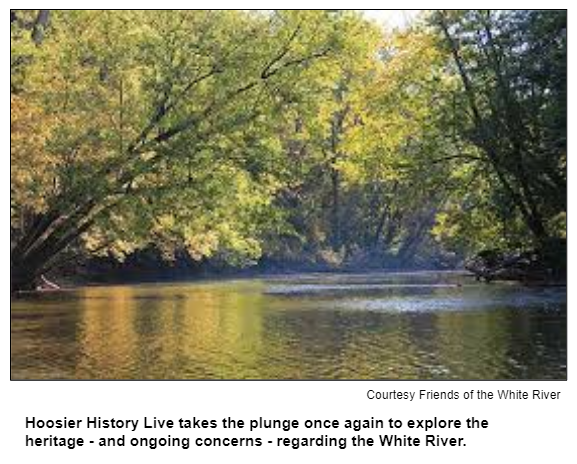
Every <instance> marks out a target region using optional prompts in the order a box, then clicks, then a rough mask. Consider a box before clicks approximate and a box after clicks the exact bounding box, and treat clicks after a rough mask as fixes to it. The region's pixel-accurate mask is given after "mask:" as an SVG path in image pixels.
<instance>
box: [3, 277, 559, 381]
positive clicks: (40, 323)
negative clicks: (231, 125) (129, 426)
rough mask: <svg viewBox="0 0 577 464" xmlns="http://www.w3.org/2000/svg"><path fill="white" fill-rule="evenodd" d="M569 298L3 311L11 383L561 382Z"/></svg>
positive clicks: (312, 280) (252, 284)
mask: <svg viewBox="0 0 577 464" xmlns="http://www.w3.org/2000/svg"><path fill="white" fill-rule="evenodd" d="M566 308H567V304H566V289H565V288H564V287H557V288H527V287H523V286H520V285H514V284H492V285H485V284H477V283H475V282H474V281H473V280H472V279H470V278H467V277H464V276H462V275H458V274H435V273H416V274H370V275H301V276H290V277H275V278H270V279H252V280H237V281H220V282H202V283H189V284H169V285H166V284H163V285H138V286H118V287H101V288H85V289H79V290H76V291H70V292H63V293H59V294H50V295H48V294H45V295H40V296H35V297H31V298H28V299H19V300H17V301H13V302H12V304H11V375H12V378H13V379H506V378H507V379H508V378H513V379H549V378H554V379H564V378H566V375H567V373H566V362H567V312H566Z"/></svg>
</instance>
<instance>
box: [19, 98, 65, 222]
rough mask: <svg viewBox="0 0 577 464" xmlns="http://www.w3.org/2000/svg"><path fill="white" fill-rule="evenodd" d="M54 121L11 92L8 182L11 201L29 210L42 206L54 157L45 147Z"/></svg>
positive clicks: (52, 173)
mask: <svg viewBox="0 0 577 464" xmlns="http://www.w3.org/2000/svg"><path fill="white" fill-rule="evenodd" d="M52 130H53V121H52V120H51V119H50V118H49V117H47V116H46V115H45V114H44V112H43V111H42V110H41V109H40V108H38V107H36V106H34V105H33V104H30V103H29V102H28V101H27V100H26V99H25V97H24V96H17V95H10V184H11V190H12V192H13V196H14V197H13V198H12V201H13V202H14V203H20V204H21V205H25V206H26V207H27V208H28V209H30V210H31V211H41V210H42V209H43V208H44V207H45V200H46V197H45V195H44V192H45V191H47V190H49V189H50V188H52V187H53V185H52V184H53V181H54V170H55V167H56V160H55V159H54V157H53V156H52V155H51V154H50V153H49V151H48V150H47V149H46V140H47V139H48V137H49V136H50V134H51V132H52Z"/></svg>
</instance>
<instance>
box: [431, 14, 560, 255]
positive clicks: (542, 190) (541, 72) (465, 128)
mask: <svg viewBox="0 0 577 464" xmlns="http://www.w3.org/2000/svg"><path fill="white" fill-rule="evenodd" d="M431 22H432V24H434V25H435V27H436V28H437V29H438V30H439V33H440V41H441V43H442V46H443V47H444V48H445V50H447V52H448V53H449V54H450V56H451V57H452V60H453V65H454V66H453V72H454V73H455V74H456V75H458V76H459V78H460V81H461V91H460V99H461V100H462V101H463V102H465V105H461V108H460V111H461V114H462V117H460V118H459V120H460V121H462V124H461V126H460V128H459V131H460V134H461V136H462V138H463V139H464V140H467V141H469V142H470V143H472V144H473V145H475V146H476V147H478V148H479V150H480V153H481V155H482V156H483V159H484V161H485V162H486V163H487V164H488V165H489V166H490V167H491V170H492V173H493V174H494V175H495V176H496V178H497V179H498V183H497V184H496V186H497V187H496V188H498V189H499V190H500V191H501V192H502V193H503V195H502V198H505V199H506V200H507V201H508V202H509V203H511V204H512V205H513V206H514V209H515V211H517V212H518V213H519V214H520V216H521V218H522V220H523V223H524V224H525V226H526V228H527V230H528V231H529V233H530V234H531V237H532V239H533V242H534V243H535V244H536V245H537V246H539V247H543V246H545V245H546V243H547V242H548V240H549V239H550V238H551V237H554V236H555V234H556V233H558V228H555V227H554V223H555V221H556V220H557V218H558V217H559V216H560V215H564V214H565V210H566V146H565V144H566V122H565V114H566V103H565V99H566V12H565V11H561V10H557V11H550V10H499V11H492V10H461V11H453V12H449V11H445V10H443V11H439V12H437V13H435V14H433V15H432V16H431ZM554 229H555V230H554Z"/></svg>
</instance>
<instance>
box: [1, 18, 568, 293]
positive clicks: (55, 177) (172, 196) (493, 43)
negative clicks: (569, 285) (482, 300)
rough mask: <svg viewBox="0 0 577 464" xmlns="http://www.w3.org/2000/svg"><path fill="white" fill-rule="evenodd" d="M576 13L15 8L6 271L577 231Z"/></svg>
mask: <svg viewBox="0 0 577 464" xmlns="http://www.w3.org/2000/svg"><path fill="white" fill-rule="evenodd" d="M566 20H567V19H566V11H565V10H450V11H444V10H435V11H428V12H423V14H422V16H421V17H420V18H419V20H418V21H416V22H415V23H414V24H413V25H412V26H411V27H409V28H406V29H403V30H394V31H388V30H383V29H382V28H381V27H380V26H379V25H377V24H376V23H373V22H370V21H369V20H367V19H365V18H364V17H363V16H362V15H361V14H360V13H358V12H355V11H345V10H313V11H302V10H289V11H262V12H259V11H226V10H190V11H188V10H187V11H180V10H160V11H146V10H143V11H130V10H78V11H71V10H66V11H58V10H11V13H10V24H11V54H10V59H11V85H10V116H11V123H10V124H11V126H10V128H11V140H10V142H11V145H10V147H11V149H10V161H11V213H10V214H11V218H10V219H11V284H12V288H13V289H15V290H18V289H25V288H30V287H32V286H34V285H35V282H36V280H37V279H38V278H40V277H41V276H42V275H43V274H45V273H49V272H51V271H52V272H54V271H59V270H62V269H66V268H67V267H68V268H69V267H70V266H71V265H73V266H77V265H79V263H89V262H91V260H94V259H95V258H97V257H100V258H101V259H103V257H105V258H106V259H107V260H109V261H110V260H112V261H114V262H122V261H124V260H126V259H131V258H132V257H134V256H137V255H139V254H143V253H144V254H148V255H149V256H154V261H155V262H158V263H160V262H176V261H179V260H180V261H186V262H202V263H213V264H215V263H216V264H218V265H219V266H222V265H225V264H226V265H227V266H232V267H246V266H250V265H254V264H259V263H260V265H261V266H271V265H275V266H280V267H282V268H290V267H291V266H294V267H300V268H303V267H306V268H310V269H315V268H354V269H365V268H369V267H370V268H383V269H385V268H403V267H421V268H425V267H428V268H430V267H455V266H458V265H460V264H461V263H462V262H463V260H464V259H465V258H467V257H468V256H470V255H471V254H473V253H476V252H479V251H481V250H484V249H488V248H501V249H506V250H526V249H547V248H548V247H550V244H551V243H558V242H559V240H563V239H564V238H565V233H566V232H565V229H566V164H567V152H566V113H567V109H566V99H567V95H566V86H567V83H566V75H567V67H566V66H567V56H566V53H567V25H566Z"/></svg>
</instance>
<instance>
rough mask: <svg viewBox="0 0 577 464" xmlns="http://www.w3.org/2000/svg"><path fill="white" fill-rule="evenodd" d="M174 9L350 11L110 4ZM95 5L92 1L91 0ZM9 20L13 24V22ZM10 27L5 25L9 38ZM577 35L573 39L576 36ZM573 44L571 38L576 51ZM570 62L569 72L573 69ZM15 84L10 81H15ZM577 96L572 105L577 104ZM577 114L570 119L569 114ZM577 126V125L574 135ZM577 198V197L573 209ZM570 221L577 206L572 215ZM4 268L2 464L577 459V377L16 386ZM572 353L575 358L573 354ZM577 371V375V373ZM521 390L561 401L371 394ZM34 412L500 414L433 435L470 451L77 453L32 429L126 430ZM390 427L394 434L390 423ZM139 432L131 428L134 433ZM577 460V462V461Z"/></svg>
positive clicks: (91, 434)
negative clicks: (34, 422)
mask: <svg viewBox="0 0 577 464" xmlns="http://www.w3.org/2000/svg"><path fill="white" fill-rule="evenodd" d="M11 3H14V5H12V6H14V7H16V6H17V7H18V8H23V7H26V6H30V7H39V6H41V5H38V3H39V2H34V3H32V4H30V5H23V3H29V2H19V4H18V5H16V4H15V2H11ZM147 3H150V6H151V7H157V6H162V7H167V8H168V7H171V8H186V7H191V6H193V7H198V8H203V7H204V8H214V7H220V8H235V7H243V8H261V9H263V8H267V9H270V8H275V7H276V8H282V7H283V6H284V7H286V6H290V7H294V8H299V7H301V8H306V7H311V6H314V7H321V8H322V7H325V8H350V7H351V6H353V5H351V4H350V3H349V2H343V1H330V2H327V1H325V2H314V3H313V2H310V1H309V2H304V1H294V0H293V1H291V2H290V3H289V4H288V5H286V4H284V5H283V4H282V3H281V2H275V3H274V4H273V3H268V2H262V1H260V2H256V1H251V2H225V1H211V2H207V1H202V2H198V1H197V2H183V1H180V2H164V3H163V4H162V5H158V4H157V3H156V2H154V3H153V2H134V1H132V2H110V1H101V2H99V3H98V4H97V5H94V6H96V7H99V8H107V7H118V6H122V7H123V8H142V7H146V6H148V5H147ZM568 3H569V2H548V4H547V6H554V7H556V8H567V6H568ZM50 6H51V7H58V8H68V7H75V6H78V5H77V3H76V2H74V3H73V2H69V1H68V2H64V1H59V2H56V1H54V2H51V4H50ZM83 6H87V5H83ZM355 6H362V7H363V8H367V9H369V8H373V9H375V8H378V7H382V6H393V7H397V8H398V7H399V6H401V7H405V8H409V7H413V8H415V9H430V8H432V7H434V6H442V7H444V8H449V7H451V6H455V7H459V8H464V7H472V8H475V7H484V8H499V7H503V6H504V5H503V4H502V3H501V2H484V3H483V4H478V3H477V4H476V3H475V2H466V3H465V2H455V1H450V2H449V1H446V2H443V4H442V5H435V4H433V3H432V2H416V1H405V2H402V4H400V5H398V4H394V5H388V4H386V2H376V1H372V2H363V4H362V5H355ZM506 6H507V7H508V8H539V7H542V6H543V5H542V3H541V2H539V3H538V2H534V1H524V2H519V1H516V2H514V1H511V2H508V3H507V5H506ZM4 24H5V25H4V26H3V27H4V28H5V27H7V25H6V23H5V22H4ZM7 37H8V35H7V34H6V32H4V40H6V38H7ZM570 37H571V35H570ZM4 47H5V53H6V52H7V50H8V47H7V44H5V46H4ZM571 49H572V47H571V46H570V50H571ZM7 63H8V57H6V56H5V58H4V60H3V66H5V70H4V72H3V73H2V76H3V79H4V82H5V84H4V85H6V84H8V79H9V75H8V64H7ZM573 64H574V63H573V62H571V63H570V65H571V66H570V73H571V70H572V69H573ZM4 88H6V87H4ZM573 103H574V101H573V99H572V98H571V101H570V108H573V106H574V105H573ZM4 118H6V120H5V121H4V123H3V127H4V132H3V133H4V147H5V149H6V150H8V144H9V133H8V132H7V131H8V119H7V118H8V115H6V113H4ZM570 121H571V118H570ZM571 132H572V131H571V127H570V133H571ZM571 140H572V138H571ZM3 166H4V168H3V169H4V173H3V177H2V178H3V183H4V187H3V189H4V192H5V193H4V194H5V195H8V185H9V182H10V180H9V178H8V176H9V157H8V153H7V152H6V154H5V155H4V158H3ZM569 191H570V198H572V195H573V194H575V188H572V185H571V183H569ZM6 200H8V196H6V197H5V200H4V203H3V204H4V207H3V208H4V213H2V217H3V218H4V221H8V217H9V214H8V208H9V205H8V202H7V201H6ZM572 204H573V203H572V201H570V205H572ZM569 218H570V225H569V229H571V221H572V219H573V214H572V213H570V214H569ZM7 225H8V224H6V223H5V227H4V229H3V230H4V232H3V234H4V236H5V238H4V239H3V241H4V243H6V241H8V240H6V239H7V238H8V227H6V226H7ZM573 248H574V247H572V246H571V243H570V250H569V253H570V258H571V259H570V272H569V275H570V277H571V278H570V283H569V289H571V288H572V284H575V283H576V282H575V274H574V273H573V272H572V271H571V263H572V262H573V258H575V253H574V249H573ZM4 253H5V256H4V259H2V261H1V262H2V263H4V264H3V270H4V271H3V275H4V278H3V279H2V280H1V282H2V286H3V288H4V290H3V294H4V295H5V297H4V301H5V304H6V308H5V317H4V318H3V319H2V320H3V327H2V329H3V331H2V333H3V334H4V337H3V340H4V343H3V346H4V353H5V355H4V360H5V362H4V364H3V365H4V369H3V373H4V378H3V381H2V391H1V398H2V409H1V410H0V415H1V419H0V424H1V430H0V431H1V433H2V435H1V440H0V447H1V448H0V460H2V461H3V462H18V463H28V462H30V463H32V462H59V463H67V462H75V463H77V462H86V463H91V462H100V461H101V460H102V459H108V460H110V462H122V461H126V460H134V461H139V462H155V461H157V460H158V459H161V460H166V462H194V461H198V462H224V460H225V459H226V460H234V461H238V462H244V461H249V460H250V461H252V462H270V461H274V462H294V460H295V459H298V460H302V462H318V461H322V460H330V461H332V462H339V461H341V460H342V461H344V460H351V459H354V460H356V459H358V460H361V459H362V460H367V461H369V460H370V461H373V460H378V461H380V462H386V461H389V462H409V463H410V462H423V461H425V460H426V461H427V462H443V463H451V462H459V463H462V462H467V463H476V462H483V463H486V462H491V461H492V462H496V463H497V462H523V463H533V462H535V463H537V462H539V463H542V462H547V461H558V462H569V461H571V458H570V456H573V457H574V456H576V455H577V454H576V452H575V430H576V427H575V425H574V423H573V422H574V420H575V414H574V412H575V408H574V404H575V401H574V397H575V385H577V384H576V383H575V380H574V379H573V381H571V380H569V381H567V382H392V381H388V382H384V381H383V382H12V381H10V377H9V375H10V374H9V372H10V366H9V362H10V360H9V356H8V352H9V349H10V346H9V343H10V340H9V304H10V301H9V289H8V285H9V268H8V266H9V265H8V263H9V256H8V254H7V253H8V251H7V250H6V249H4ZM571 303H572V292H571V291H570V295H569V313H571V312H572V309H573V308H572V304H571ZM574 320H575V318H574V317H571V316H570V317H569V345H571V340H572V334H574V333H575V330H574ZM571 359H572V356H571V355H570V356H569V360H571ZM571 374H572V371H571V366H570V365H569V377H570V378H571ZM573 377H574V376H573ZM502 388H508V389H515V390H517V389H521V390H526V391H529V392H531V391H532V390H533V389H544V390H548V391H559V392H561V399H560V400H547V401H533V400H509V401H505V400H497V399H495V400H492V401H489V400H484V401H481V400H464V399H459V400H456V401H450V400H448V401H440V400H437V401H413V402H408V401H405V400H397V401H390V400H389V401H385V400H369V399H368V398H367V396H366V394H367V390H369V389H374V390H378V391H388V390H403V391H417V392H418V390H420V389H426V390H437V391H448V390H454V391H458V392H459V393H460V396H461V398H462V397H463V393H464V392H465V391H470V390H472V389H473V390H478V389H484V390H490V391H494V392H496V391H497V390H498V389H502ZM27 416H29V417H32V416H35V417H36V418H42V419H59V418H63V417H65V416H66V417H68V418H76V419H83V420H85V419H86V417H87V416H101V417H102V418H117V419H140V420H141V421H142V419H143V417H144V416H147V417H149V418H153V417H155V416H156V417H158V418H162V419H173V420H177V419H179V418H181V417H182V418H193V417H200V418H203V419H217V420H219V421H220V420H221V419H222V418H224V417H228V416H230V417H233V418H242V419H245V420H247V421H248V420H249V419H251V418H258V417H260V416H262V417H264V418H267V419H298V420H299V421H301V424H302V423H303V422H304V421H305V420H306V419H315V418H321V419H339V420H340V421H341V422H344V420H345V419H363V418H370V417H375V418H383V419H388V418H389V417H394V418H398V419H401V420H404V421H405V420H408V419H411V418H413V419H422V418H433V417H435V416H436V417H439V418H445V419H461V420H463V421H464V420H465V419H466V418H467V417H471V416H475V417H476V418H478V419H487V420H488V421H489V428H488V429H484V430H483V429H480V430H467V429H465V428H462V429H460V430H452V431H432V432H429V433H432V434H439V435H441V436H443V437H447V436H449V437H450V436H455V437H464V438H465V442H466V444H467V446H466V447H463V448H453V447H446V448H432V447H425V446H424V445H422V446H420V447H418V448H383V447H381V446H379V445H378V435H379V433H383V431H378V430H377V431H372V430H369V431H364V432H361V433H362V435H363V436H366V437H369V436H370V437H373V438H375V439H376V441H377V443H376V445H375V446H374V447H372V448H353V447H352V446H351V445H350V441H349V443H348V445H349V446H348V447H347V449H345V450H339V449H338V448H310V449H306V448H302V449H299V450H293V449H292V448H277V447H275V446H273V445H268V444H265V445H263V446H262V447H260V448H233V447H230V448H220V449H218V448H206V449H201V448H196V447H192V448H191V449H189V450H182V449H170V448H166V449H157V450H148V449H145V448H142V449H139V448H131V447H129V446H126V447H125V448H112V449H105V448H98V447H97V446H95V445H87V446H85V447H83V448H79V449H76V450H68V449H66V448H26V447H25V446H24V443H25V440H24V437H25V435H26V433H29V434H30V435H31V436H35V437H41V436H47V435H49V434H50V433H53V434H55V435H61V436H82V437H84V438H85V439H87V440H88V439H97V438H99V437H110V436H117V435H119V434H122V433H125V432H124V431H115V430H108V431H106V430H100V431H86V430H85V429H82V430H81V431H80V432H79V431H74V430H68V431H66V430H62V431H59V430H53V431H46V430H44V431H41V430H36V431H35V430H26V429H25V418H26V417H27ZM384 432H385V433H391V431H390V430H385V431H384ZM323 433H328V434H329V435H331V436H346V437H349V438H350V437H351V436H352V435H353V434H355V432H352V431H350V430H344V429H343V428H341V429H339V430H337V431H334V432H330V431H329V432H327V431H326V430H323V431H319V430H305V429H304V428H303V427H302V426H301V428H299V429H298V430H297V431H295V432H291V433H288V434H286V433H284V432H281V431H263V432H262V433H261V432H253V433H250V432H249V431H248V430H236V431H229V432H226V435H227V436H231V437H232V436H236V437H248V436H254V437H262V438H263V439H265V441H266V440H268V439H272V440H275V439H276V437H280V436H289V437H291V436H304V437H309V436H311V437H316V436H319V435H321V434H323ZM168 434H171V435H172V436H190V437H195V436H213V437H216V436H225V432H224V431H223V430H222V429H221V428H220V422H219V429H217V430H208V431H204V432H202V431H195V430H192V431H186V430H178V429H173V430H156V431H153V432H149V431H143V430H139V431H137V432H136V433H135V434H134V436H147V435H153V436H159V437H161V436H166V435H168ZM400 434H401V435H403V434H410V435H413V436H421V437H422V436H424V435H425V433H424V432H423V431H414V432H413V433H411V432H409V431H408V430H406V429H403V430H401V432H400ZM129 435H130V434H129ZM573 459H574V458H573Z"/></svg>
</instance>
